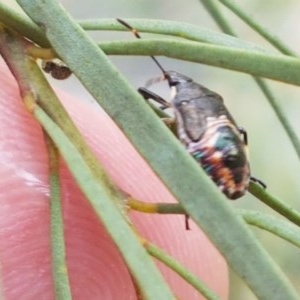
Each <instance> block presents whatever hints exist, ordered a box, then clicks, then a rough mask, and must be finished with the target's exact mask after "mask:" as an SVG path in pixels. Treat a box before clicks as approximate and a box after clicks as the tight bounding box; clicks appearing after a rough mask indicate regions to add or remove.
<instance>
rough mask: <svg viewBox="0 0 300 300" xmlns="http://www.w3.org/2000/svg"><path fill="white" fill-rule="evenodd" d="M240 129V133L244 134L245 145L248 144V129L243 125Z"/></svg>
mask: <svg viewBox="0 0 300 300" xmlns="http://www.w3.org/2000/svg"><path fill="white" fill-rule="evenodd" d="M238 130H239V132H240V134H241V135H242V136H243V140H244V143H245V145H248V134H247V131H246V130H245V128H243V127H238Z"/></svg>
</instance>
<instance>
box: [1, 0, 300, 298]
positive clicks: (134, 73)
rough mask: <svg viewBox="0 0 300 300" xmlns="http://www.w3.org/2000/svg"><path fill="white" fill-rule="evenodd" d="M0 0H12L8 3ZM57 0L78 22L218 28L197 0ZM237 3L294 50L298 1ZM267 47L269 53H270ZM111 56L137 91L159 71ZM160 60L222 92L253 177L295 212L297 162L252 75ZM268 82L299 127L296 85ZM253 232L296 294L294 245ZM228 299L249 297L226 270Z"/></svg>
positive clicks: (248, 36)
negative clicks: (242, 135)
mask: <svg viewBox="0 0 300 300" xmlns="http://www.w3.org/2000/svg"><path fill="white" fill-rule="evenodd" d="M7 2H11V3H13V1H7ZM61 2H62V4H63V5H64V6H65V8H66V9H67V10H68V11H69V12H70V13H71V14H72V15H73V16H74V17H75V18H77V19H90V18H95V19H96V18H116V17H120V18H124V19H126V18H147V19H165V20H174V21H179V22H187V23H191V24H194V25H197V26H201V27H205V28H209V29H213V30H216V31H219V29H218V27H217V26H216V24H215V23H214V21H213V20H212V19H211V17H210V15H209V14H208V13H207V12H206V10H205V9H204V7H203V6H202V4H201V2H200V1H197V0H188V1H180V0H173V1H167V0H152V1H149V0H139V1H136V0H118V1H99V0H85V1H72V0H62V1H61ZM238 5H239V6H240V7H242V8H243V9H244V10H245V11H246V12H247V13H248V14H250V15H252V16H253V17H254V19H255V20H256V21H258V22H259V23H260V24H261V25H263V26H264V27H265V28H267V29H268V30H269V31H271V32H272V33H273V34H274V35H277V36H278V37H280V38H281V39H282V40H283V41H284V42H285V43H286V44H287V45H288V46H289V47H291V48H292V49H294V50H295V51H296V52H298V53H300V35H299V34H298V33H299V31H300V30H299V29H300V18H299V12H300V2H299V1H297V0H286V1H280V0H272V1H270V0H269V1H259V0H252V1H246V0H240V1H238ZM221 8H222V11H223V13H224V15H225V16H226V17H228V20H229V21H230V23H231V25H232V26H233V28H234V30H235V31H236V32H237V33H238V35H239V37H241V38H242V39H244V40H247V41H251V42H254V43H256V44H258V45H262V46H265V47H267V48H269V49H273V48H272V47H271V46H269V44H268V43H266V42H265V41H264V40H263V39H262V38H260V37H259V36H258V35H257V34H256V33H255V32H254V31H253V30H251V29H250V28H249V27H248V26H247V25H245V24H244V23H243V22H242V21H240V20H239V19H238V18H237V17H236V16H235V15H234V14H232V13H231V12H230V11H229V10H228V9H227V8H226V7H223V6H222V5H221ZM91 35H92V37H93V38H94V39H95V40H97V41H101V40H103V39H104V40H109V39H118V38H122V39H124V38H128V39H134V37H133V36H132V35H131V34H129V33H125V32H117V33H114V32H99V33H95V32H93V33H91ZM143 37H144V38H147V34H143ZM274 51H275V52H276V50H274ZM111 60H112V61H113V63H114V64H115V65H116V66H117V67H118V68H119V70H120V72H121V73H123V74H124V75H125V76H126V77H127V79H128V80H129V81H130V82H131V83H132V85H133V86H134V87H136V88H138V87H140V86H144V84H145V82H146V81H147V80H148V79H149V78H153V77H156V76H159V75H160V72H159V70H158V68H157V67H156V66H155V64H154V63H153V61H152V60H151V59H150V58H148V57H129V56H128V57H125V56H122V57H121V56H120V57H116V56H114V57H111ZM159 61H160V62H161V64H162V65H163V66H164V67H165V69H167V70H176V71H178V72H180V73H183V74H186V75H187V76H189V77H192V78H193V79H194V80H195V81H196V82H198V83H201V84H202V85H204V86H206V87H208V88H209V89H211V90H214V91H216V92H218V93H219V94H221V95H222V96H223V98H224V100H225V103H226V105H227V107H228V109H229V110H230V112H231V113H232V115H233V116H234V118H235V119H236V121H237V123H238V124H239V125H241V126H243V127H244V128H245V129H246V130H247V132H248V137H249V148H250V161H251V168H252V173H253V176H255V177H257V178H259V179H261V180H262V181H264V182H265V183H266V184H267V186H268V191H269V192H270V193H271V194H272V195H275V196H276V197H278V198H279V199H281V200H283V201H284V202H286V203H288V204H289V205H290V206H292V207H294V208H296V209H298V210H300V184H299V182H300V180H299V179H300V176H299V173H300V162H299V160H298V159H297V156H296V154H295V152H294V150H293V147H292V146H291V143H290V141H289V139H288V138H287V135H286V133H285V131H284V130H283V128H282V126H281V124H280V123H279V121H278V119H277V117H276V115H275V114H274V112H273V110H272V108H271V107H270V105H269V104H268V102H267V100H266V99H265V98H264V96H263V94H262V92H261V91H260V89H259V88H258V87H257V85H256V84H255V82H254V81H253V79H252V78H251V77H250V76H249V75H247V74H243V73H238V72H234V71H229V70H224V69H218V68H215V67H211V66H205V65H200V64H195V63H190V62H184V61H178V60H172V59H168V58H163V57H160V58H159ZM299 71H300V70H299ZM268 83H269V85H270V87H271V88H272V90H273V92H274V93H275V94H276V96H277V98H278V102H279V103H280V106H281V109H282V110H283V111H284V112H285V114H286V115H287V116H288V118H289V120H290V122H291V123H292V124H293V126H294V128H295V129H296V130H297V132H300V122H299V115H300V114H299V113H300V102H299V100H300V99H299V96H300V90H299V88H298V87H295V86H291V85H288V84H283V83H279V82H275V81H268ZM53 84H54V85H55V86H58V87H59V88H61V89H64V90H66V91H68V92H69V93H73V94H75V95H76V96H77V97H80V98H81V99H83V100H86V101H92V99H91V97H90V96H89V95H88V94H87V92H86V91H85V90H84V88H83V87H82V86H81V85H80V83H79V82H78V81H77V80H76V78H74V76H72V78H71V79H69V80H66V81H53ZM156 91H157V92H158V93H160V94H163V95H166V94H167V93H166V92H167V89H166V87H164V86H161V85H159V86H158V90H156ZM299 138H300V133H299ZM232 205H234V206H236V207H237V208H246V209H252V210H258V211H261V212H266V213H270V214H274V215H276V213H274V212H273V211H272V210H271V209H269V208H268V207H266V206H265V205H264V204H261V203H260V202H259V201H258V200H257V199H256V198H254V197H252V196H251V195H246V196H244V197H243V198H241V199H239V200H238V201H235V202H232ZM253 231H254V232H255V234H256V235H257V236H258V238H259V239H260V240H261V241H262V243H263V245H264V247H265V248H266V249H267V251H268V252H269V253H270V255H271V256H272V257H273V258H274V259H275V260H276V261H277V263H278V264H279V265H280V267H281V268H282V269H283V270H284V272H285V273H286V275H287V276H288V277H289V279H290V280H291V281H292V282H293V283H294V285H295V287H296V288H297V289H298V291H299V292H300V272H299V270H300V259H299V257H300V252H299V249H297V248H296V247H294V246H292V245H290V244H288V243H287V242H285V241H283V240H281V239H279V238H277V237H275V236H273V235H272V234H270V233H267V232H263V231H262V230H258V229H256V228H254V227H253ZM237 242H238V241H237ZM246 259H247V258H246V257H245V260H246ZM230 299H232V300H238V299H243V300H252V299H256V298H255V297H254V296H253V294H252V293H251V291H250V290H249V289H248V288H247V287H246V286H245V284H244V283H243V282H242V281H241V280H240V279H238V278H237V277H236V276H235V274H233V273H232V274H231V295H230Z"/></svg>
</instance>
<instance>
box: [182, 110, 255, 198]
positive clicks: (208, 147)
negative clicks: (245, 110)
mask: <svg viewBox="0 0 300 300" xmlns="http://www.w3.org/2000/svg"><path fill="white" fill-rule="evenodd" d="M179 137H180V140H181V141H182V142H183V143H184V144H185V147H186V148H187V150H188V151H189V152H190V153H191V155H192V156H193V157H194V158H195V159H196V160H197V161H198V162H199V163H200V165H201V166H202V168H203V169H204V170H205V172H206V173H207V174H208V175H209V176H210V177H211V179H212V180H213V181H214V182H215V183H216V185H217V186H218V187H219V188H220V190H221V191H222V192H223V193H224V194H225V195H226V196H227V197H228V198H229V199H237V198H239V197H241V196H243V195H244V194H245V192H246V191H247V189H248V186H249V181H250V168H249V163H248V158H247V149H246V145H245V144H244V142H243V140H242V139H241V137H240V133H239V131H238V129H237V128H236V126H235V125H233V124H232V123H231V122H230V121H229V120H228V119H227V118H226V116H219V117H217V118H208V120H207V124H206V128H205V130H204V133H203V135H202V136H201V138H200V139H199V140H198V141H192V140H189V138H188V136H187V135H186V134H185V133H184V132H183V131H181V132H179Z"/></svg>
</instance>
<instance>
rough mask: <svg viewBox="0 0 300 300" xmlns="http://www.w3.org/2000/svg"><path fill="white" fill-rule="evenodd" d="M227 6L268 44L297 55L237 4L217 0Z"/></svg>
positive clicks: (283, 51) (227, 0)
mask: <svg viewBox="0 0 300 300" xmlns="http://www.w3.org/2000/svg"><path fill="white" fill-rule="evenodd" d="M218 1H219V2H221V3H222V4H223V5H225V6H226V7H227V8H229V9H230V10H231V11H232V12H233V13H235V14H236V15H237V16H239V17H240V18H241V19H242V20H243V21H244V22H245V23H246V24H248V25H249V26H250V27H251V28H252V29H254V30H255V31H256V32H258V33H259V34H260V35H261V36H262V37H264V38H265V39H266V40H267V41H268V42H269V43H270V44H272V45H273V46H274V47H275V48H277V49H278V50H279V51H280V52H282V53H283V54H286V55H290V56H297V53H296V52H294V50H292V49H290V48H289V47H288V46H287V45H286V44H285V43H284V42H283V41H281V40H280V39H279V38H278V37H277V36H275V35H273V34H271V33H270V32H269V31H268V30H267V29H266V28H263V26H261V25H260V24H259V23H257V22H256V21H255V20H254V17H253V16H250V15H248V14H247V13H245V11H244V10H242V9H241V8H239V7H238V5H237V4H235V3H234V2H232V1H230V0H218Z"/></svg>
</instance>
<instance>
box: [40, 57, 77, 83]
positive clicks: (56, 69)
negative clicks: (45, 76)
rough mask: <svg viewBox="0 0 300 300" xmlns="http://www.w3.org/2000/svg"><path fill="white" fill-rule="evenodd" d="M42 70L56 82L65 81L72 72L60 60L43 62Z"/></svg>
mask: <svg viewBox="0 0 300 300" xmlns="http://www.w3.org/2000/svg"><path fill="white" fill-rule="evenodd" d="M42 69H43V70H44V71H45V72H46V73H49V74H50V75H51V76H52V77H53V78H55V79H58V80H63V79H67V78H68V77H70V75H71V74H72V71H71V70H70V69H69V68H68V67H67V66H66V65H65V64H64V63H63V62H62V61H60V60H58V59H53V60H43V62H42Z"/></svg>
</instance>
